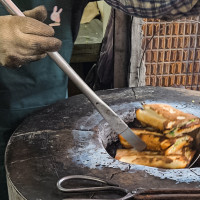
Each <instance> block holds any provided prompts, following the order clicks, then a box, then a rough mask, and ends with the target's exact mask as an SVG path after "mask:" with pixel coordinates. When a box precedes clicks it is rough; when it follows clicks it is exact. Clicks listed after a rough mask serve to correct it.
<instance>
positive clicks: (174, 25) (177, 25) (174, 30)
mask: <svg viewBox="0 0 200 200" xmlns="http://www.w3.org/2000/svg"><path fill="white" fill-rule="evenodd" d="M178 32H179V24H178V23H175V24H173V32H172V33H173V35H178Z"/></svg>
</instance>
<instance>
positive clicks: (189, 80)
mask: <svg viewBox="0 0 200 200" xmlns="http://www.w3.org/2000/svg"><path fill="white" fill-rule="evenodd" d="M186 85H192V75H188V76H187V77H186Z"/></svg>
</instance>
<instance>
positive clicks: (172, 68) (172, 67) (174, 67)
mask: <svg viewBox="0 0 200 200" xmlns="http://www.w3.org/2000/svg"><path fill="white" fill-rule="evenodd" d="M175 72H176V64H175V63H172V64H171V65H170V71H169V73H170V74H175Z"/></svg>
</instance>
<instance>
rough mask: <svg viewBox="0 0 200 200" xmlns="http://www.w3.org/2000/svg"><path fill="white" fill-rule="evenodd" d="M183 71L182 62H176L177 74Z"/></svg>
mask: <svg viewBox="0 0 200 200" xmlns="http://www.w3.org/2000/svg"><path fill="white" fill-rule="evenodd" d="M181 71H182V63H176V74H180V73H181Z"/></svg>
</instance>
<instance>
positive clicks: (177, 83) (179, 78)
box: [175, 75, 182, 86]
mask: <svg viewBox="0 0 200 200" xmlns="http://www.w3.org/2000/svg"><path fill="white" fill-rule="evenodd" d="M181 81H182V80H181V76H180V75H178V76H176V78H175V84H176V85H177V86H180V85H181Z"/></svg>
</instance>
